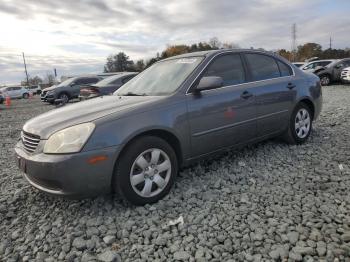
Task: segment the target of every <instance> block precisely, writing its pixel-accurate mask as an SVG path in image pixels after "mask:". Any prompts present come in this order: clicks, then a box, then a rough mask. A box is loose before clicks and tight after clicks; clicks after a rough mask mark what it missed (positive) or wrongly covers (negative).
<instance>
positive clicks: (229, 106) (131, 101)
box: [15, 50, 322, 205]
mask: <svg viewBox="0 0 350 262" xmlns="http://www.w3.org/2000/svg"><path fill="white" fill-rule="evenodd" d="M321 106H322V92H321V86H320V81H319V78H318V77H317V76H315V75H311V74H307V73H304V72H302V71H301V70H299V69H298V68H297V67H296V66H294V65H292V64H290V63H289V62H287V61H286V60H284V59H283V58H281V57H279V56H276V55H274V54H271V53H268V52H262V51H254V50H217V51H208V52H198V53H191V54H186V55H181V56H176V57H172V58H169V59H165V60H162V61H159V62H157V63H155V64H154V65H153V66H151V67H150V68H148V69H147V70H145V71H143V72H142V73H140V74H139V75H138V76H136V77H135V78H133V79H132V80H130V81H129V82H128V83H126V84H125V85H123V86H122V87H121V88H120V89H119V90H118V91H117V93H116V94H114V95H113V96H102V97H100V98H96V99H92V100H88V101H84V102H82V103H77V104H72V105H69V106H66V107H63V108H59V109H55V110H52V111H49V112H47V113H45V114H42V115H39V116H38V117H35V118H33V119H31V120H29V121H28V122H27V123H26V124H25V125H24V126H23V130H22V133H21V141H20V142H19V143H18V144H17V145H16V148H15V151H16V154H17V162H18V166H19V167H20V169H21V170H22V171H23V174H24V177H25V178H26V179H27V180H28V182H29V183H30V184H32V185H33V186H34V187H36V188H38V189H40V190H42V191H45V192H47V193H51V194H55V195H64V196H73V197H86V196H92V195H96V194H100V193H107V192H111V191H112V192H118V193H120V195H121V196H122V197H124V198H125V199H126V200H128V201H130V202H131V203H133V204H136V205H143V204H147V203H153V202H155V201H157V200H159V199H161V198H162V197H164V196H165V195H166V194H167V193H168V192H169V190H170V189H171V187H172V185H173V183H174V180H175V178H176V175H177V173H178V170H179V168H180V167H182V166H186V165H188V164H190V163H193V162H194V161H198V160H199V159H202V158H204V157H208V156H210V155H212V154H216V153H217V152H219V151H222V150H227V149H228V148H233V147H239V146H242V145H245V144H248V143H253V142H258V141H261V140H264V139H268V138H272V137H276V136H282V137H283V138H284V139H285V140H286V141H287V142H289V143H292V144H300V143H303V142H305V141H306V140H307V138H308V137H309V135H310V133H311V130H312V122H313V121H314V120H315V119H316V118H317V117H318V115H319V113H320V110H321Z"/></svg>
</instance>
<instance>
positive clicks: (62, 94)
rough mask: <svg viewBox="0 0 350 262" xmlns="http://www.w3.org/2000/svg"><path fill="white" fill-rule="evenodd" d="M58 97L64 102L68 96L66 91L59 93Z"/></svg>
mask: <svg viewBox="0 0 350 262" xmlns="http://www.w3.org/2000/svg"><path fill="white" fill-rule="evenodd" d="M58 99H61V100H62V103H63V104H66V103H68V102H69V96H68V95H67V94H66V93H61V94H60V95H59V96H58Z"/></svg>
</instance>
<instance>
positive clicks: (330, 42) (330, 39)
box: [329, 37, 332, 49]
mask: <svg viewBox="0 0 350 262" xmlns="http://www.w3.org/2000/svg"><path fill="white" fill-rule="evenodd" d="M329 49H332V37H330V38H329Z"/></svg>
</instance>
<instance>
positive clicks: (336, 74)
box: [313, 58, 350, 86]
mask: <svg viewBox="0 0 350 262" xmlns="http://www.w3.org/2000/svg"><path fill="white" fill-rule="evenodd" d="M349 66H350V58H344V59H338V60H335V61H333V62H332V63H330V64H328V65H326V66H324V67H319V68H316V69H315V70H314V72H313V73H314V74H316V75H317V76H318V77H319V78H320V79H321V84H322V85H323V86H327V85H329V84H331V83H333V82H338V81H340V80H341V79H340V74H341V72H342V71H343V69H344V68H346V67H349Z"/></svg>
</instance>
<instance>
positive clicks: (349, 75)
mask: <svg viewBox="0 0 350 262" xmlns="http://www.w3.org/2000/svg"><path fill="white" fill-rule="evenodd" d="M340 80H341V81H342V83H347V84H348V83H350V67H346V68H344V69H343V70H342V71H341V74H340Z"/></svg>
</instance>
